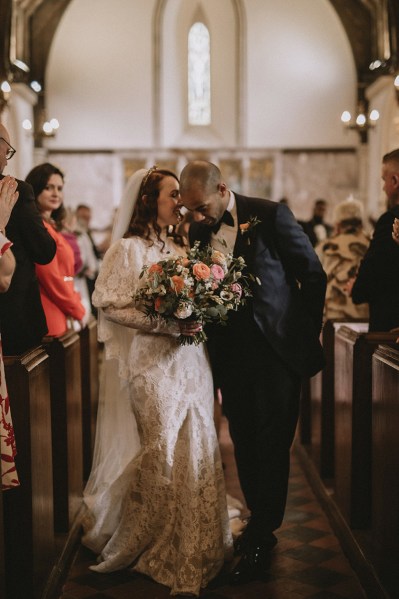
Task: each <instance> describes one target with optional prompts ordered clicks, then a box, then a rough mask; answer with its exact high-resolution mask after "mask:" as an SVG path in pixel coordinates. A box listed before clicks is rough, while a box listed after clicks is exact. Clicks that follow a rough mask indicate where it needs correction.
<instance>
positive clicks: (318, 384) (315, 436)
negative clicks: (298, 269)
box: [310, 319, 368, 479]
mask: <svg viewBox="0 0 399 599" xmlns="http://www.w3.org/2000/svg"><path fill="white" fill-rule="evenodd" d="M344 322H347V321H345V320H337V319H335V320H334V319H330V320H327V321H326V323H325V325H324V327H323V331H322V345H323V350H324V355H325V360H326V365H325V367H324V368H323V370H322V372H319V373H318V374H317V375H316V376H314V377H312V378H311V379H310V395H311V400H310V403H311V457H312V460H313V462H314V464H315V466H316V468H317V470H318V471H319V473H320V476H321V477H322V478H323V479H332V478H333V476H334V368H335V358H334V356H335V332H336V330H337V329H338V328H339V327H341V326H342V325H343V323H344ZM357 324H358V325H359V326H362V327H363V329H364V330H366V329H367V328H368V324H367V323H357Z"/></svg>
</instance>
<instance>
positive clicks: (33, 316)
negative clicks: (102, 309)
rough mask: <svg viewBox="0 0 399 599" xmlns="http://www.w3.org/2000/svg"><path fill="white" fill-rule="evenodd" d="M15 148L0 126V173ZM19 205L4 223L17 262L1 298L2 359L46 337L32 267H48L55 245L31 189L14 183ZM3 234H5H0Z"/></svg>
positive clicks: (43, 316)
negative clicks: (41, 265) (40, 265)
mask: <svg viewBox="0 0 399 599" xmlns="http://www.w3.org/2000/svg"><path fill="white" fill-rule="evenodd" d="M14 153H15V150H14V148H13V147H12V146H11V144H10V136H9V135H8V131H7V129H6V128H5V127H4V125H1V124H0V173H2V171H3V170H4V168H5V167H6V165H7V162H8V161H9V160H10V159H11V158H12V157H13V155H14ZM2 177H3V176H2V175H1V174H0V179H2ZM17 184H18V187H17V190H18V193H19V198H18V202H17V204H16V205H15V208H14V209H13V211H12V213H11V216H10V220H9V222H8V223H7V238H8V239H9V240H10V241H12V243H13V246H12V251H13V254H14V256H15V260H16V268H15V273H14V276H13V278H12V280H11V284H10V287H9V289H8V291H7V293H3V294H1V295H0V319H1V333H2V341H3V351H4V355H6V356H11V355H18V354H22V353H24V352H25V351H27V350H28V349H31V348H32V347H35V346H36V345H39V344H40V343H41V341H42V339H43V336H44V335H45V334H46V333H47V323H46V318H45V315H44V311H43V306H42V303H41V301H40V293H39V284H38V282H37V278H36V274H35V263H37V264H47V263H48V262H50V261H51V260H52V259H53V258H54V254H55V250H56V245H55V242H54V239H53V238H52V237H51V235H49V233H48V232H47V230H46V228H45V226H44V225H43V221H42V218H41V216H40V213H39V211H38V209H37V206H36V203H35V200H34V197H33V191H32V187H31V186H30V185H27V184H26V183H25V182H24V181H18V180H17ZM3 233H4V231H3Z"/></svg>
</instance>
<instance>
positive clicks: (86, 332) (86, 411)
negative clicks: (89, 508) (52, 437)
mask: <svg viewBox="0 0 399 599" xmlns="http://www.w3.org/2000/svg"><path fill="white" fill-rule="evenodd" d="M79 336H80V365H81V375H82V443H83V478H84V480H87V479H88V477H89V474H90V470H91V463H92V458H93V449H94V439H95V432H96V418H97V406H98V376H99V372H98V342H97V321H96V319H95V318H94V317H92V318H91V319H90V321H89V323H88V325H87V326H86V327H85V328H84V329H82V330H81V331H80V333H79Z"/></svg>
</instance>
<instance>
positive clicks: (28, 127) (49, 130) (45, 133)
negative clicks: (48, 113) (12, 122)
mask: <svg viewBox="0 0 399 599" xmlns="http://www.w3.org/2000/svg"><path fill="white" fill-rule="evenodd" d="M59 126H60V123H59V121H58V119H55V118H53V119H50V120H49V121H45V120H44V121H43V123H42V125H41V128H39V130H36V131H35V132H34V135H35V137H42V138H44V137H55V135H56V132H57V129H59ZM22 127H23V129H25V131H27V132H28V133H29V132H31V131H33V125H32V122H31V121H30V120H29V119H24V120H23V121H22Z"/></svg>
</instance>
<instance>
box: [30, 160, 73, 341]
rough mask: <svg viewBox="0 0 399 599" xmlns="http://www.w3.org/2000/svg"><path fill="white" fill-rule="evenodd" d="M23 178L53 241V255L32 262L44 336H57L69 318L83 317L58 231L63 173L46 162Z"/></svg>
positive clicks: (65, 246)
mask: <svg viewBox="0 0 399 599" xmlns="http://www.w3.org/2000/svg"><path fill="white" fill-rule="evenodd" d="M26 181H27V183H30V184H31V185H32V187H33V192H34V196H35V201H36V204H37V206H38V208H39V212H40V213H41V215H42V218H43V223H44V226H45V227H46V229H47V230H48V232H49V233H50V235H51V236H52V237H53V239H54V240H55V242H56V244H57V250H56V253H55V256H54V258H53V260H52V261H51V262H50V263H49V264H45V265H41V264H36V275H37V278H38V281H39V286H40V298H41V301H42V304H43V309H44V313H45V315H46V320H47V326H48V335H50V336H51V337H60V336H61V335H63V334H64V333H65V332H66V331H67V330H68V328H72V327H71V326H70V324H73V323H71V320H72V321H73V320H75V321H79V322H81V321H82V319H83V317H84V316H85V308H84V306H83V305H82V302H81V299H80V295H79V294H78V293H77V292H76V291H75V289H74V284H73V277H74V274H75V258H74V253H73V250H72V248H71V246H70V244H69V243H68V241H67V240H66V239H65V238H64V237H63V235H62V234H61V233H60V232H59V228H60V226H61V225H60V223H61V222H62V220H63V218H64V217H65V208H64V205H63V187H64V175H63V173H62V172H61V171H60V170H59V169H58V168H57V167H55V166H53V165H52V164H49V163H48V162H47V163H44V164H39V165H38V166H35V167H34V168H33V169H32V170H31V171H30V173H29V174H28V176H27V177H26ZM57 229H58V230H57Z"/></svg>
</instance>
